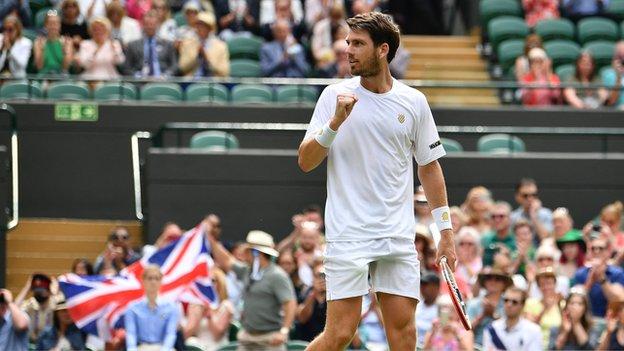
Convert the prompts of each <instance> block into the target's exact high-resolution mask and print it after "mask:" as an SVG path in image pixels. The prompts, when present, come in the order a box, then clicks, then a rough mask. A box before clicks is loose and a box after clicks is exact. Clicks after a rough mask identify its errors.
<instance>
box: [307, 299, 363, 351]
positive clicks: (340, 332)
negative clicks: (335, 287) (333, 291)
mask: <svg viewBox="0 0 624 351" xmlns="http://www.w3.org/2000/svg"><path fill="white" fill-rule="evenodd" d="M361 311H362V296H358V297H350V298H346V299H341V300H334V301H328V302H327V321H326V322H325V330H324V331H323V332H322V333H321V334H320V335H319V336H317V337H316V339H314V341H312V343H310V345H309V346H308V347H307V348H306V350H308V351H317V350H318V351H333V350H336V351H339V350H340V351H342V350H344V349H345V348H346V347H347V346H348V345H349V343H350V342H351V339H353V336H354V335H355V332H356V330H357V327H358V324H359V323H360V316H361Z"/></svg>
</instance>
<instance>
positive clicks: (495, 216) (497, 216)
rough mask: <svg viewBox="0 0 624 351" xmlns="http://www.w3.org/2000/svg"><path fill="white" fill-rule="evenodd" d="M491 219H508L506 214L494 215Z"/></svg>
mask: <svg viewBox="0 0 624 351" xmlns="http://www.w3.org/2000/svg"><path fill="white" fill-rule="evenodd" d="M490 217H492V219H501V218H505V217H507V215H506V214H493V215H492V216H490Z"/></svg>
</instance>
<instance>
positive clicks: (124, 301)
mask: <svg viewBox="0 0 624 351" xmlns="http://www.w3.org/2000/svg"><path fill="white" fill-rule="evenodd" d="M149 264H156V265H158V266H160V269H161V272H162V273H163V279H162V286H161V288H160V292H159V296H158V297H159V299H163V300H168V301H181V302H192V303H203V304H213V303H216V302H217V301H216V300H217V298H216V293H215V290H214V287H213V285H212V280H211V274H210V272H211V270H212V267H213V265H214V263H213V261H212V258H211V257H210V254H209V244H208V243H207V240H206V238H205V236H204V226H203V225H198V226H197V227H195V228H193V229H191V230H189V231H188V232H186V233H184V234H183V235H182V236H181V237H180V239H178V240H176V241H174V242H172V243H170V244H169V245H167V246H165V247H163V248H162V249H160V250H158V251H156V252H155V253H154V254H153V255H151V256H149V257H143V258H142V259H141V260H139V261H137V262H135V263H133V264H132V265H130V266H128V267H126V268H125V269H124V270H122V271H121V272H120V274H119V275H117V276H114V277H104V276H82V277H81V276H78V275H76V274H71V273H70V274H66V275H63V276H61V277H60V278H59V284H60V287H61V290H62V291H63V293H64V294H65V300H66V303H67V307H68V310H69V314H70V315H71V317H72V319H73V320H74V322H75V323H76V326H78V327H79V328H81V329H82V330H83V331H85V332H88V333H90V334H94V335H100V336H105V335H106V334H107V332H109V331H111V330H113V329H114V328H119V327H121V326H122V325H123V318H122V317H123V314H124V312H125V311H126V308H127V307H128V306H129V305H130V304H132V303H133V302H135V301H138V300H140V299H142V298H143V297H144V291H143V286H142V283H141V274H142V273H143V269H144V268H145V267H146V266H147V265H149ZM102 334H104V335H102Z"/></svg>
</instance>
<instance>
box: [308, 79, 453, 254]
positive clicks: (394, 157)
mask: <svg viewBox="0 0 624 351" xmlns="http://www.w3.org/2000/svg"><path fill="white" fill-rule="evenodd" d="M339 93H354V94H355V95H356V96H357V98H358V102H357V103H356V104H355V106H354V107H353V110H352V111H351V114H350V115H349V117H348V118H347V119H346V121H345V122H344V123H343V124H342V126H341V127H340V129H339V131H338V134H337V136H336V138H335V140H334V142H333V144H332V145H331V147H330V149H329V153H328V156H327V203H326V206H325V227H326V238H327V241H330V242H331V241H363V240H370V239H381V238H389V237H391V238H407V239H411V240H413V239H414V226H415V222H414V203H413V199H412V197H413V194H414V171H413V163H412V158H416V162H417V163H418V164H419V165H426V164H428V163H430V162H432V161H434V160H437V159H438V158H440V157H442V156H444V155H445V154H446V153H445V151H444V148H443V147H442V145H441V143H440V137H439V136H438V131H437V129H436V126H435V122H434V120H433V116H432V115H431V110H430V108H429V104H428V103H427V100H426V98H425V96H424V95H423V94H422V93H421V92H419V91H418V90H416V89H413V88H410V87H409V86H407V85H405V84H403V83H401V82H399V81H397V80H395V79H393V81H392V89H391V90H390V91H388V92H386V93H384V94H375V93H373V92H371V91H369V90H366V89H365V88H364V87H362V85H361V84H360V78H359V77H355V78H351V79H348V80H345V81H343V82H340V83H337V84H333V85H330V86H328V87H327V88H325V90H324V91H323V93H322V94H321V96H320V97H319V100H318V101H317V103H316V108H315V109H314V114H313V115H312V120H311V121H310V125H309V126H308V130H307V133H306V136H305V137H306V138H311V137H313V136H314V135H315V134H316V133H318V132H319V131H320V129H321V128H322V127H323V126H324V125H325V124H326V123H328V122H329V120H330V119H331V118H332V117H333V115H334V113H335V110H336V97H337V95H338V94H339Z"/></svg>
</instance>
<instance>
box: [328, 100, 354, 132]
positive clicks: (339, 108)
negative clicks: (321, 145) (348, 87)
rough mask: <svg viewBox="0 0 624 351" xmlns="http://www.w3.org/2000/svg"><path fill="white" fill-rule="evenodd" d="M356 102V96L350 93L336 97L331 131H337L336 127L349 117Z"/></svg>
mask: <svg viewBox="0 0 624 351" xmlns="http://www.w3.org/2000/svg"><path fill="white" fill-rule="evenodd" d="M357 101H358V98H357V96H355V94H352V93H341V94H338V96H337V97H336V113H334V118H333V120H332V123H331V125H330V127H331V129H333V130H337V129H338V127H340V125H341V124H342V123H343V122H344V121H345V120H346V119H347V117H349V114H350V113H351V111H352V110H353V106H355V103H356V102H357Z"/></svg>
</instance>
